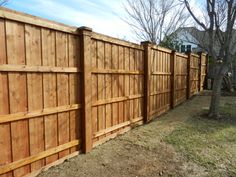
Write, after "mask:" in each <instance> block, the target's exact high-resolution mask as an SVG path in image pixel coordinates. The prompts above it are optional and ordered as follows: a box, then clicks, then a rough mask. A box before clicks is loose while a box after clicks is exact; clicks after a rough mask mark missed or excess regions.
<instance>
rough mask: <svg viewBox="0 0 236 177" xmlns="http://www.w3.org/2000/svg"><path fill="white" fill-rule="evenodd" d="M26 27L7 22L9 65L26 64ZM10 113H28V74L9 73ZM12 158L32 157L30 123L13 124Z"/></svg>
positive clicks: (20, 172)
mask: <svg viewBox="0 0 236 177" xmlns="http://www.w3.org/2000/svg"><path fill="white" fill-rule="evenodd" d="M24 32H25V31H24V25H23V24H20V23H16V22H11V21H6V36H7V54H8V55H7V56H8V64H20V65H21V64H26V61H25V37H24V35H25V33H24ZM8 79H9V98H10V100H9V101H10V113H17V112H25V111H27V107H28V105H27V100H28V98H27V84H26V83H27V79H26V74H18V73H9V74H8ZM11 138H12V158H13V161H16V160H20V159H22V158H26V157H28V156H29V155H30V149H29V122H28V120H21V121H17V122H12V123H11ZM29 167H30V166H29V165H27V166H25V167H21V168H19V169H17V170H14V176H22V175H26V174H28V173H29V172H30V168H29Z"/></svg>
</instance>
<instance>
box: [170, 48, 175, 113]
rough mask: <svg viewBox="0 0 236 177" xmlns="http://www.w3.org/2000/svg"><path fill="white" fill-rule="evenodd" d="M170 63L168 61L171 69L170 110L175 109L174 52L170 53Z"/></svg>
mask: <svg viewBox="0 0 236 177" xmlns="http://www.w3.org/2000/svg"><path fill="white" fill-rule="evenodd" d="M171 57H172V59H171V61H170V67H171V97H170V99H171V100H170V103H171V108H172V109H173V108H174V107H175V80H176V70H175V65H176V51H172V53H171Z"/></svg>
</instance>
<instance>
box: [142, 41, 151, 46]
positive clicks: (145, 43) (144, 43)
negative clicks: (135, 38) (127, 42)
mask: <svg viewBox="0 0 236 177" xmlns="http://www.w3.org/2000/svg"><path fill="white" fill-rule="evenodd" d="M151 44H153V43H152V42H151V41H143V42H141V45H151Z"/></svg>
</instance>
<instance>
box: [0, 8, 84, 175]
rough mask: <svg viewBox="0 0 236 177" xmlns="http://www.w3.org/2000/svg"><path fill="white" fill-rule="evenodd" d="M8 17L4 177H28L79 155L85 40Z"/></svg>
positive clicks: (0, 128) (0, 112)
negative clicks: (81, 50)
mask: <svg viewBox="0 0 236 177" xmlns="http://www.w3.org/2000/svg"><path fill="white" fill-rule="evenodd" d="M3 11H5V15H6V16H1V19H0V40H1V47H0V48H1V49H0V50H1V51H0V53H1V57H0V64H1V65H0V85H1V86H0V104H1V106H0V107H1V108H0V136H1V137H0V154H1V157H0V174H2V173H6V174H8V175H9V176H22V175H26V174H28V173H30V172H33V171H36V170H39V169H41V168H42V167H43V166H45V165H47V164H50V163H52V162H54V161H56V160H58V159H60V158H63V157H65V156H67V155H69V154H71V153H74V152H75V151H78V144H79V139H80V138H81V131H82V129H81V128H80V126H79V125H80V124H81V123H80V122H81V116H80V115H81V114H80V111H81V110H80V109H81V100H79V99H80V97H81V96H79V93H80V92H79V90H80V89H81V88H80V85H79V82H80V75H81V74H80V69H81V65H80V58H79V45H78V44H77V43H78V41H79V38H78V36H77V35H75V34H72V33H71V31H68V32H66V30H63V31H60V30H57V29H54V28H50V27H47V28H45V27H44V26H47V25H48V26H50V24H52V23H50V22H47V21H45V22H44V23H43V25H44V26H41V25H40V24H34V23H37V20H35V19H33V17H30V16H25V15H22V14H18V13H16V12H11V11H8V10H3ZM1 13H3V12H2V10H1ZM7 17H9V18H10V19H8V18H7ZM22 17H24V19H25V21H21V20H20V19H23V18H22ZM13 18H14V19H13ZM31 20H32V21H31ZM39 21H40V19H39ZM58 26H59V25H58ZM62 28H63V26H62ZM0 176H1V175H0Z"/></svg>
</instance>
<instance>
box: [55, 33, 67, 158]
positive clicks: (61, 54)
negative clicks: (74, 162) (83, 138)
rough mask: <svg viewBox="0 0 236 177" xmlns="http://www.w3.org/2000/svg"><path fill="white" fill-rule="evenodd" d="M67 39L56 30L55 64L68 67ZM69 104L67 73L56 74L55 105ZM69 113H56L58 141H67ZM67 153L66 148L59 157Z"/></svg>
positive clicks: (61, 142) (60, 142)
mask: <svg viewBox="0 0 236 177" xmlns="http://www.w3.org/2000/svg"><path fill="white" fill-rule="evenodd" d="M68 64H69V61H68V40H67V34H65V33H62V32H56V65H57V66H58V67H68ZM68 104H69V76H68V74H57V105H58V106H63V105H68ZM69 124H70V122H69V113H68V112H65V113H59V114H58V143H59V145H61V144H65V143H68V142H69V140H70V128H69ZM68 154H69V151H68V150H65V151H62V152H60V153H59V158H62V157H65V156H66V155H68Z"/></svg>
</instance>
